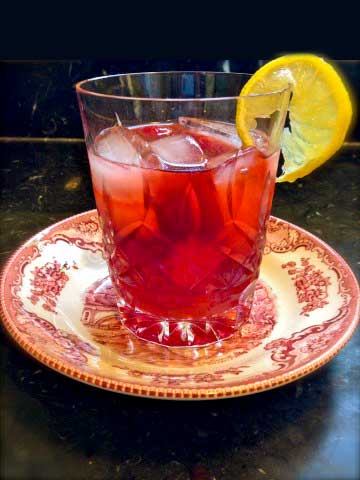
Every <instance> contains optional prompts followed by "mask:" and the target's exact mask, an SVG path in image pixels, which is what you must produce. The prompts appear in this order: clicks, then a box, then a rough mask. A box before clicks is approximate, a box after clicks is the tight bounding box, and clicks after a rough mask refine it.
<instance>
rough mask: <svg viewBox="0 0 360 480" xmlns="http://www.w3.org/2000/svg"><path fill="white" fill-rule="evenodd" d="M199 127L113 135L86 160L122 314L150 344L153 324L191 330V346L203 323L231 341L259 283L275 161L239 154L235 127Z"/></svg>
mask: <svg viewBox="0 0 360 480" xmlns="http://www.w3.org/2000/svg"><path fill="white" fill-rule="evenodd" d="M199 123H201V121H198V120H197V119H190V120H188V119H185V120H183V123H181V122H180V123H173V124H166V125H164V124H162V125H159V124H149V125H145V126H141V127H137V128H132V129H131V130H129V129H124V128H123V127H120V126H118V127H113V128H111V129H108V130H106V131H104V132H102V133H101V134H100V135H99V136H98V138H97V140H96V142H95V150H96V152H90V165H91V172H92V179H93V186H94V193H95V198H96V203H97V208H98V210H99V213H100V217H101V221H102V223H103V229H104V248H105V254H106V257H107V259H108V262H109V265H110V273H111V278H112V281H113V283H114V285H115V286H116V288H117V290H118V293H119V295H120V297H121V299H122V300H121V304H122V307H120V310H121V308H122V309H123V314H124V315H125V316H127V318H128V323H130V324H131V322H135V323H136V328H140V327H139V325H140V324H141V321H142V320H141V318H142V319H143V327H144V329H147V330H148V332H147V334H146V335H147V339H150V340H151V339H152V336H153V339H155V340H156V341H158V339H157V336H158V335H159V326H158V325H154V326H153V327H151V326H150V323H151V322H149V319H151V318H154V319H155V318H157V319H167V320H169V325H170V327H168V328H170V329H171V328H172V322H173V325H174V329H176V326H175V325H176V322H179V321H187V320H188V321H192V322H195V323H196V322H197V324H198V325H199V329H198V331H196V332H195V334H196V335H197V337H198V338H197V343H198V344H199V343H201V338H200V337H201V332H202V329H201V328H200V324H201V322H203V321H205V320H206V319H212V320H213V322H218V327H217V332H216V335H218V336H219V338H223V337H226V336H229V335H230V334H231V331H230V330H231V329H233V328H234V325H235V323H236V322H237V321H238V320H239V318H238V315H239V312H238V305H239V299H240V302H241V301H242V300H243V303H244V305H246V296H247V295H248V296H251V286H252V285H253V282H254V280H255V279H256V278H257V276H258V269H259V263H260V259H261V254H262V249H263V244H264V229H265V223H266V220H267V218H268V215H269V212H270V207H271V201H272V196H273V189H274V179H275V174H276V168H277V160H278V153H276V154H274V155H273V156H272V157H268V158H265V157H264V156H263V155H262V154H261V153H260V152H259V151H258V150H256V149H255V148H249V149H246V150H244V151H243V150H241V145H240V144H239V141H238V138H237V137H236V135H233V127H231V126H229V125H226V124H219V125H220V127H219V128H220V130H219V129H217V127H216V125H215V122H209V123H211V124H213V125H210V126H209V125H205V127H204V125H200V126H199ZM194 124H195V125H194ZM214 125H215V127H216V128H215V127H214ZM247 287H249V288H247ZM241 299H242V300H241ZM250 305H251V303H250ZM240 310H241V309H240ZM135 311H136V312H137V315H135V314H134V312H135ZM139 312H140V313H139ZM139 315H140V317H139ZM141 315H143V317H141ZM224 320H225V321H224ZM130 328H131V325H130ZM151 329H152V330H151ZM163 334H164V332H163ZM166 335H168V338H169V341H168V342H167V344H169V345H171V344H176V342H179V341H180V340H179V339H176V332H173V335H171V332H169V331H167V332H165V336H166ZM179 335H181V332H180V330H179ZM205 337H206V338H208V332H207V333H206V334H205V332H204V338H205ZM170 338H172V340H170ZM165 343H166V342H165Z"/></svg>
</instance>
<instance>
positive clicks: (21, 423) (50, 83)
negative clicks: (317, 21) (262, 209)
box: [0, 39, 360, 480]
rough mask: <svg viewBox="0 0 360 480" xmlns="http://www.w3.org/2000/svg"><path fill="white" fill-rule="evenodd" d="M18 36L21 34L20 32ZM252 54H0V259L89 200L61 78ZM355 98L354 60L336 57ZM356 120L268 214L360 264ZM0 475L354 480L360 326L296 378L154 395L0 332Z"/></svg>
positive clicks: (280, 188) (357, 470)
mask: <svg viewBox="0 0 360 480" xmlns="http://www.w3.org/2000/svg"><path fill="white" fill-rule="evenodd" d="M24 41H26V39H25V40H24ZM266 60H267V59H264V60H249V59H247V60H244V61H240V60H234V59H232V60H229V61H227V60H226V59H225V58H224V59H219V60H203V61H199V60H194V59H187V58H184V59H177V60H158V59H155V60H141V59H136V60H119V61H115V60H106V61H105V60H104V61H100V60H77V59H74V60H26V61H25V60H16V61H11V60H7V61H2V62H0V92H1V93H0V95H1V99H0V183H1V197H0V229H1V239H0V264H1V265H3V264H4V262H5V261H6V259H7V258H8V257H9V256H10V254H11V253H12V252H13V251H14V250H15V249H16V248H17V247H18V246H19V245H20V244H22V243H23V242H24V241H25V240H26V239H27V238H29V237H30V236H31V235H33V234H35V233H37V232H38V231H40V230H41V229H42V228H45V227H46V226H49V225H51V224H52V223H54V222H56V221H59V220H61V219H63V218H66V217H67V216H69V215H73V214H76V213H79V212H82V211H85V210H88V209H90V208H94V200H93V195H92V190H91V183H90V177H89V168H88V161H87V156H86V150H85V145H84V143H83V141H82V137H83V132H82V127H81V122H80V116H79V113H78V107H77V103H76V97H75V89H74V85H75V83H76V82H78V81H79V80H82V79H86V78H89V77H92V76H99V75H105V74H115V73H122V72H136V71H153V70H184V69H185V70H223V69H229V70H230V71H237V72H250V73H251V72H254V71H255V70H256V69H257V68H258V67H259V66H261V65H262V64H263V63H264V62H265V61H266ZM335 64H336V65H337V66H338V67H339V68H340V69H341V71H342V72H343V74H344V76H345V77H346V79H347V81H348V82H349V84H350V85H351V87H352V89H353V92H354V99H355V100H354V103H356V104H359V102H358V100H359V97H358V95H359V92H360V61H359V60H346V61H336V62H335ZM359 141H360V128H359V121H358V120H356V121H355V122H354V125H353V129H352V131H351V132H350V133H349V136H348V138H347V144H346V145H345V146H344V147H343V148H342V149H341V150H340V151H339V152H338V153H337V154H336V155H335V156H334V158H332V159H331V160H329V162H327V163H326V164H325V165H324V166H323V167H321V168H319V169H318V170H316V171H315V172H313V173H312V174H311V175H309V176H308V177H305V178H304V179H300V180H298V181H297V182H295V183H294V184H278V185H277V187H276V193H275V197H274V203H273V209H272V213H273V214H274V215H276V216H278V217H280V218H283V219H286V220H288V221H290V222H292V223H295V224H297V225H299V226H301V227H303V228H305V229H306V230H308V231H310V232H312V233H314V234H315V235H317V236H318V237H320V238H322V239H323V240H324V241H326V242H327V243H329V244H330V245H331V246H332V247H333V248H335V249H336V250H337V251H338V252H339V253H340V254H341V255H342V256H343V257H344V258H345V259H346V260H347V261H348V263H349V265H350V266H351V268H352V269H353V270H354V272H355V273H357V274H358V275H359V273H360V261H359V260H360V259H359V251H360V235H359V207H360V200H359V199H360V185H359V178H360V168H359V167H360V145H359ZM0 341H1V366H0V380H1V398H0V400H1V418H0V477H1V478H4V479H6V480H7V479H16V480H17V479H23V480H42V479H44V480H53V479H61V480H62V479H69V480H72V479H74V480H75V479H86V480H92V479H99V480H103V479H120V480H210V479H211V480H213V479H216V480H330V479H331V480H343V479H344V480H345V479H346V480H355V479H358V478H359V477H360V463H359V449H360V396H359V386H360V369H359V364H360V334H359V330H358V331H357V332H356V333H355V335H354V337H353V338H352V339H351V341H350V342H349V343H348V345H347V346H346V347H345V348H344V349H343V350H342V351H341V352H340V353H339V355H337V356H336V358H335V359H333V360H332V361H331V362H330V363H329V364H327V365H326V366H325V367H323V368H322V369H320V370H319V371H318V372H316V373H315V374H312V375H310V376H307V377H305V378H303V379H301V380H299V381H297V382H293V383H291V384H289V385H287V386H284V387H281V388H279V389H275V390H273V391H268V392H263V393H260V394H257V395H251V396H249V397H244V398H235V399H228V400H218V401H211V402H197V403H194V402H184V403H180V402H166V401H155V400H146V399H140V398H132V397H127V396H124V395H119V394H115V393H111V392H106V391H102V390H98V389H95V388H92V387H90V386H87V385H83V384H80V383H78V382H75V381H74V380H71V379H68V378H66V377H64V376H62V375H60V374H57V373H55V372H53V371H50V370H48V369H46V368H45V367H43V366H42V365H41V364H39V363H37V362H36V361H34V360H33V359H31V358H30V357H28V356H26V355H25V354H24V353H23V352H21V351H20V350H18V348H17V347H16V345H14V344H13V343H12V342H11V341H10V340H9V339H8V337H7V335H6V333H5V332H4V331H3V330H1V331H0Z"/></svg>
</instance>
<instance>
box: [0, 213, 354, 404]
mask: <svg viewBox="0 0 360 480" xmlns="http://www.w3.org/2000/svg"><path fill="white" fill-rule="evenodd" d="M94 214H95V215H96V214H97V210H96V209H91V210H87V211H84V212H80V213H77V214H75V215H71V216H68V217H65V218H63V219H62V220H59V221H58V222H56V223H53V224H51V225H49V226H47V227H45V228H43V229H42V230H40V231H39V232H37V233H36V234H34V235H32V236H31V237H30V238H28V239H27V240H25V241H24V242H22V243H21V245H20V246H19V247H17V248H16V249H15V251H14V252H13V253H12V254H11V255H10V257H9V258H8V259H7V260H6V262H5V264H4V266H3V267H2V269H1V272H0V297H1V298H0V314H1V323H2V325H3V327H4V330H5V332H6V333H7V334H8V335H9V336H10V338H11V340H13V342H15V345H16V346H17V347H20V348H21V350H22V351H24V352H25V353H26V354H28V355H30V356H31V357H32V358H34V359H35V360H37V361H38V362H40V363H41V364H43V365H45V366H46V367H48V368H50V369H51V370H54V371H56V372H58V373H61V374H63V375H65V376H66V377H68V378H71V379H72V380H77V381H80V382H82V383H85V384H87V385H91V386H95V387H97V388H100V389H103V390H107V391H113V392H117V393H122V394H126V395H130V396H136V397H143V398H154V399H163V400H215V399H221V398H233V397H239V396H246V395H251V394H254V393H259V392H263V391H267V390H272V389H275V388H278V387H281V386H283V385H286V384H289V383H291V382H293V381H295V380H299V379H300V378H303V377H304V376H306V375H308V374H310V373H312V372H315V371H316V370H318V369H319V368H320V367H322V366H323V365H325V364H326V363H328V362H329V361H330V360H332V359H333V358H334V357H335V356H336V355H337V354H338V353H339V352H340V350H342V349H343V348H344V347H345V345H346V344H347V343H348V341H349V340H350V339H351V337H352V336H353V334H354V332H355V330H356V327H357V325H358V323H359V320H360V318H359V310H360V289H359V283H358V281H357V278H356V276H355V273H354V272H353V271H352V269H351V267H350V265H349V264H348V262H347V261H346V260H345V259H344V258H343V257H342V256H341V255H340V254H339V253H338V252H337V251H336V250H335V249H334V248H332V247H331V246H330V245H328V244H327V243H326V242H325V241H323V240H321V239H320V238H318V237H317V236H316V235H314V234H312V233H311V232H308V231H307V230H305V229H303V228H302V227H299V226H297V225H295V224H293V223H291V222H288V221H287V220H283V219H281V218H279V217H275V216H273V215H271V216H270V219H271V220H274V221H280V222H281V223H283V224H287V225H289V226H290V228H293V229H295V230H296V231H298V232H299V233H302V234H305V235H306V236H307V237H309V238H310V239H311V240H314V241H315V243H317V244H320V246H322V247H323V248H324V249H325V250H327V251H328V252H329V253H330V254H331V255H332V256H334V257H335V258H336V259H337V260H338V261H339V262H340V263H342V265H343V266H344V268H345V269H346V271H347V274H349V281H350V283H351V285H352V286H353V287H354V291H355V296H354V297H356V299H355V301H356V304H355V308H354V309H353V312H354V313H353V318H352V319H351V323H350V324H349V326H348V328H347V329H346V330H345V331H344V332H343V334H342V335H341V337H340V338H339V339H338V340H337V341H336V343H335V344H334V345H333V346H332V347H331V348H330V349H329V350H326V351H325V352H323V353H322V354H320V355H319V356H318V357H316V358H314V359H312V360H310V361H309V363H308V364H306V365H303V366H300V367H297V368H294V369H293V370H291V371H290V372H287V373H283V374H280V375H276V374H275V375H274V376H273V377H272V378H271V379H268V380H257V381H255V382H251V383H248V384H243V385H239V386H231V387H216V388H211V385H210V386H209V388H203V387H202V388H196V387H194V388H171V387H151V386H145V385H140V384H136V383H133V382H132V383H127V382H122V381H119V380H115V379H110V378H106V377H102V376H100V375H97V374H94V373H85V372H84V371H82V370H81V369H80V368H76V367H72V366H70V365H67V364H66V363H64V362H63V361H61V360H57V359H54V358H52V357H51V356H50V355H48V354H46V353H43V352H42V351H41V350H40V349H38V348H36V347H34V346H33V345H32V344H31V342H30V341H28V340H26V339H24V336H23V335H22V334H21V332H19V331H18V330H17V329H16V328H15V327H14V326H13V322H12V319H11V314H10V313H9V312H8V310H7V308H6V305H5V295H4V291H5V288H6V278H7V273H8V271H9V269H10V268H11V266H12V264H13V262H14V261H15V259H16V258H17V257H18V256H19V255H21V252H22V251H23V250H24V249H25V248H26V247H27V246H28V245H29V244H30V243H32V242H37V241H39V240H40V238H37V237H41V236H43V235H45V234H46V233H48V232H49V231H50V230H52V229H55V228H56V227H57V226H60V225H61V224H63V223H65V222H68V221H71V220H75V219H76V218H78V217H82V216H86V215H94Z"/></svg>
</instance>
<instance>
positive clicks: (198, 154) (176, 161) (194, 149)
mask: <svg viewBox="0 0 360 480" xmlns="http://www.w3.org/2000/svg"><path fill="white" fill-rule="evenodd" d="M151 149H152V151H153V152H154V153H155V154H156V155H158V157H159V158H160V161H161V163H162V166H163V168H166V169H181V168H186V169H189V168H199V167H205V166H206V163H207V159H206V158H205V155H204V152H203V151H202V149H201V147H200V145H199V144H198V143H197V142H196V140H194V139H193V138H192V137H191V136H190V135H171V136H170V137H163V138H160V140H156V141H155V142H152V143H151Z"/></svg>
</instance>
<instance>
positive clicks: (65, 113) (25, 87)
mask: <svg viewBox="0 0 360 480" xmlns="http://www.w3.org/2000/svg"><path fill="white" fill-rule="evenodd" d="M266 61H267V59H264V60H244V61H240V60H238V61H237V60H233V59H232V60H226V59H220V60H203V61H199V60H192V59H184V60H120V61H110V60H106V61H100V60H76V59H75V60H36V61H31V60H28V61H3V62H1V63H0V92H1V114H0V115H1V117H0V119H1V122H0V137H27V136H30V137H71V138H81V137H82V136H83V131H82V127H81V122H80V116H79V112H78V106H77V103H76V97H75V89H74V85H75V84H76V83H77V82H79V81H80V80H85V79H86V78H91V77H95V76H101V75H112V74H117V73H126V72H143V71H160V70H212V71H223V70H224V69H229V70H230V71H233V72H244V73H253V72H255V71H256V70H257V69H258V68H259V67H260V66H261V65H262V64H263V63H265V62H266ZM334 65H335V67H337V68H338V69H340V71H341V72H342V73H343V75H344V78H345V79H346V81H347V82H348V83H349V85H350V87H351V89H352V91H353V94H354V103H355V104H357V105H358V104H359V93H360V60H338V61H334ZM348 140H360V124H359V120H358V119H356V121H355V122H354V125H353V129H352V131H351V132H350V133H349V136H348Z"/></svg>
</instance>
